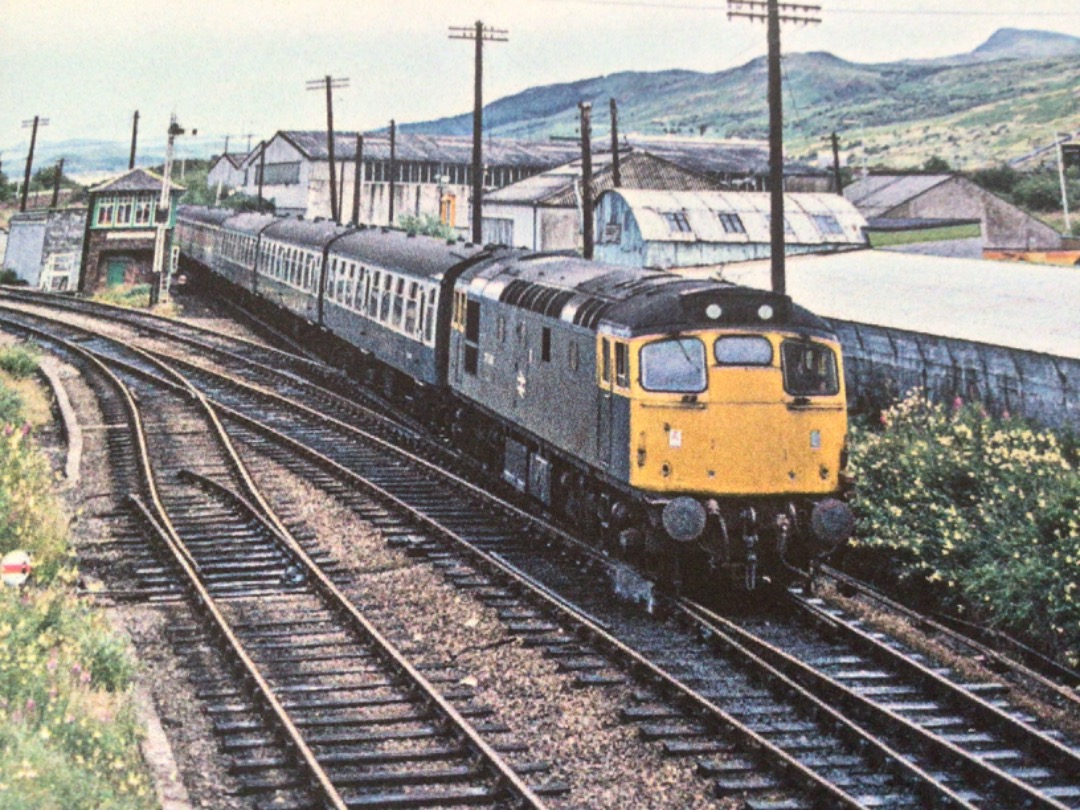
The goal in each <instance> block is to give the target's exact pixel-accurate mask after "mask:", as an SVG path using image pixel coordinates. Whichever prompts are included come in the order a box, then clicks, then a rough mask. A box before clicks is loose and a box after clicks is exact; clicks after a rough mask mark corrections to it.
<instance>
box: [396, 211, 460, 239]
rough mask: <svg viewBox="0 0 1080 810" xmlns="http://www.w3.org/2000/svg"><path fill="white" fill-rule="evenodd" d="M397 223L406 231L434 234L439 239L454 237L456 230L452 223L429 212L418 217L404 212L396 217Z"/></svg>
mask: <svg viewBox="0 0 1080 810" xmlns="http://www.w3.org/2000/svg"><path fill="white" fill-rule="evenodd" d="M398 225H399V226H400V227H401V228H403V229H404V230H405V231H406V232H407V233H411V234H423V235H424V236H436V237H438V238H439V239H456V238H457V231H456V230H454V226H453V225H448V224H447V223H445V222H443V221H442V220H440V219H439V218H438V217H435V216H432V215H431V214H423V215H421V216H418V217H414V216H410V215H408V214H405V215H404V216H400V217H398Z"/></svg>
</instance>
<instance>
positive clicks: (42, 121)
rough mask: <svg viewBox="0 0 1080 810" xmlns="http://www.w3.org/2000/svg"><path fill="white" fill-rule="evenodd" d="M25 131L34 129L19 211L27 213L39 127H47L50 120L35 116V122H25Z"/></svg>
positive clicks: (31, 134) (31, 135)
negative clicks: (28, 193) (30, 128)
mask: <svg viewBox="0 0 1080 810" xmlns="http://www.w3.org/2000/svg"><path fill="white" fill-rule="evenodd" d="M22 125H23V129H25V128H26V127H31V126H32V127H33V129H32V130H31V131H30V154H29V155H27V157H26V173H25V174H24V175H23V187H22V199H21V200H20V201H19V211H26V194H27V192H29V191H30V172H31V170H32V169H33V167H34V145H35V144H36V143H37V131H38V126H43V127H47V126H48V125H49V119H48V118H39V117H38V116H36V115H35V116H34V120H33V121H23V122H22Z"/></svg>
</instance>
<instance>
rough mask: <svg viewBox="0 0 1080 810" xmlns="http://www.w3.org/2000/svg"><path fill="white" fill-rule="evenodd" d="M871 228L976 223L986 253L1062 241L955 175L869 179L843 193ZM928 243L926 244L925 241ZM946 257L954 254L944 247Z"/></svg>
mask: <svg viewBox="0 0 1080 810" xmlns="http://www.w3.org/2000/svg"><path fill="white" fill-rule="evenodd" d="M844 197H846V198H847V199H848V200H850V201H851V202H852V203H853V204H854V205H855V207H856V208H858V209H859V212H860V213H861V214H862V215H863V216H864V217H866V219H867V220H868V221H869V222H870V223H871V225H872V226H878V225H881V224H882V221H883V220H897V219H899V220H918V221H921V222H923V223H928V224H931V225H932V222H931V221H933V220H937V221H938V222H937V225H938V226H939V227H949V226H950V225H955V224H956V221H957V220H958V219H959V220H973V219H974V220H978V221H979V223H980V224H981V228H982V232H981V239H982V248H983V250H985V251H1003V250H1021V251H1032V250H1058V249H1060V248H1061V247H1062V237H1061V234H1059V233H1058V232H1057V231H1055V230H1054V229H1053V228H1051V227H1050V226H1049V225H1047V224H1046V223H1044V222H1041V221H1039V220H1038V219H1036V218H1035V217H1033V216H1031V214H1029V213H1027V212H1026V211H1024V210H1022V209H1020V208H1017V207H1016V206H1015V205H1013V204H1012V203H1010V202H1008V201H1007V200H1003V199H1002V198H1001V197H998V196H997V195H995V194H991V193H990V192H989V191H987V190H986V189H984V188H982V187H981V186H979V185H977V184H976V183H973V182H972V181H971V180H968V179H967V178H966V177H964V176H962V175H959V174H955V173H948V174H899V173H897V174H870V175H867V176H866V177H864V178H862V179H860V180H858V181H856V182H855V183H852V184H851V185H850V186H848V187H846V188H845V189H844ZM928 241H929V240H928ZM945 247H946V249H945V250H944V252H945V254H946V255H950V254H954V250H953V248H955V245H953V246H945Z"/></svg>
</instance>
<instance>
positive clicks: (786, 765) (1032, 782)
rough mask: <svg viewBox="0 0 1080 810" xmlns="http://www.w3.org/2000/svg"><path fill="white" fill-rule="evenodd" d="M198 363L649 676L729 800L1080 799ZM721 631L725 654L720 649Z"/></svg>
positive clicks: (565, 636)
mask: <svg viewBox="0 0 1080 810" xmlns="http://www.w3.org/2000/svg"><path fill="white" fill-rule="evenodd" d="M185 374H186V375H188V376H190V378H191V379H192V380H193V382H194V383H195V384H196V385H197V386H198V387H200V388H202V389H203V390H204V391H205V392H206V393H207V394H208V395H209V396H211V397H212V398H213V399H215V400H216V401H217V402H218V404H219V405H220V406H221V407H222V410H223V412H224V413H226V414H227V419H228V421H229V423H230V432H231V433H232V434H233V435H235V436H237V438H238V440H239V441H240V442H241V443H242V444H245V445H247V446H249V447H254V448H258V449H259V450H260V451H261V452H263V453H265V454H267V455H270V456H272V457H275V458H279V459H281V460H282V461H283V462H285V463H288V464H289V465H291V466H296V465H297V464H301V463H302V464H304V465H307V468H306V470H305V472H304V475H305V476H306V477H308V479H309V480H311V481H313V482H316V483H318V484H319V485H320V486H323V487H325V488H326V489H327V490H329V491H331V492H334V493H335V494H337V495H338V496H339V497H341V498H342V499H343V500H344V501H346V502H347V503H350V505H352V506H353V507H354V508H355V509H357V511H358V512H360V513H361V514H362V515H367V516H369V517H376V518H378V519H380V520H382V521H383V524H384V528H385V529H386V530H387V533H388V535H389V536H390V539H391V541H392V542H394V543H396V544H398V545H401V546H404V547H407V548H409V549H410V551H411V552H412V553H415V554H418V555H424V556H426V557H428V558H430V559H432V561H433V563H434V564H437V565H439V566H440V567H441V568H442V569H443V570H444V572H445V573H446V576H447V577H448V578H449V579H450V580H452V581H456V582H457V583H458V584H459V585H460V587H462V588H463V589H465V590H468V591H470V592H472V593H473V594H474V595H476V596H478V597H479V598H481V599H483V600H485V601H487V602H488V603H489V604H493V605H495V606H496V607H498V609H499V610H500V611H501V613H502V614H503V615H504V617H505V619H506V621H507V624H508V627H509V628H510V629H511V631H512V632H515V633H517V634H519V635H520V636H521V637H522V638H524V639H526V640H527V642H528V643H529V644H531V645H534V646H538V647H541V648H543V649H545V651H546V652H547V653H548V654H549V655H551V656H552V657H554V658H555V659H556V660H559V661H560V662H561V663H560V665H561V666H563V667H565V668H566V670H567V671H568V672H572V673H575V677H577V678H578V679H579V681H580V682H581V683H583V684H587V683H604V682H607V681H610V680H620V679H623V678H626V677H634V678H643V681H642V682H643V683H644V684H645V685H647V686H648V687H649V690H650V693H649V694H648V695H646V696H644V697H643V700H642V701H641V704H640V705H638V706H633V707H628V708H627V711H626V712H625V715H626V718H627V720H628V721H632V722H637V723H640V724H641V733H642V734H643V735H644V736H646V737H649V738H651V739H656V740H658V741H661V742H662V744H663V745H664V746H665V749H666V750H667V751H668V753H670V754H671V755H672V756H694V757H697V758H699V759H700V769H701V772H702V773H703V774H705V775H707V776H709V778H712V779H714V780H715V784H716V790H717V792H718V794H722V795H739V796H742V797H745V798H746V799H747V800H748V801H749V803H750V804H749V806H753V807H760V808H767V807H792V808H795V807H811V806H821V805H823V804H828V805H835V806H851V807H863V806H889V807H922V806H957V807H995V806H1033V807H1036V806H1038V807H1068V806H1077V805H1076V804H1074V803H1072V802H1071V790H1072V789H1074V788H1075V786H1076V784H1075V783H1076V779H1075V776H1073V777H1072V781H1071V782H1070V781H1069V780H1068V777H1067V775H1066V778H1065V780H1064V783H1062V780H1061V779H1060V778H1058V781H1057V782H1055V781H1054V779H1055V776H1054V774H1053V773H1046V772H1045V771H1046V769H1045V768H1044V769H1043V772H1039V773H1036V771H1037V770H1038V769H1037V768H1033V767H1032V766H1031V765H1030V763H1029V762H1026V761H1025V760H1023V758H1022V757H1023V752H1019V753H1020V754H1021V756H1020V757H1017V756H1015V755H1016V753H1017V751H1016V750H1013V751H1011V752H1010V756H1009V757H1008V759H1013V760H1016V761H1018V762H1020V763H1022V764H1020V765H1017V767H1016V768H1014V772H1013V773H1011V774H1010V773H1008V772H1007V771H1006V770H1004V769H1002V768H999V767H998V766H996V765H993V764H990V765H989V766H987V763H982V764H973V763H972V762H971V761H968V760H964V759H961V758H959V755H958V753H957V752H956V751H954V750H952V749H951V748H948V747H947V746H946V748H945V751H946V753H947V754H948V757H947V758H948V759H949V762H948V766H949V767H947V768H946V767H943V766H944V764H945V763H943V762H939V761H937V759H935V758H934V756H933V752H934V751H938V752H939V753H940V751H941V747H940V746H941V741H939V742H937V743H935V742H933V741H931V740H927V739H923V740H920V742H919V744H918V745H915V746H912V745H911V744H910V743H909V742H908V741H907V740H906V739H904V738H906V737H907V736H908V735H909V734H911V733H912V732H913V729H912V726H913V725H914V726H917V725H918V724H917V723H910V722H909V723H908V724H907V725H905V724H903V723H896V722H895V718H890V721H891V722H892V726H891V730H890V729H889V728H885V729H884V730H881V729H880V726H879V727H875V728H873V729H871V728H869V726H870V725H871V724H870V723H869V722H868V721H867V720H866V719H865V717H866V715H867V713H868V712H869V711H870V710H868V709H867V708H866V707H865V706H863V707H862V708H861V709H860V710H858V711H854V710H852V709H851V708H850V705H851V704H850V702H847V703H846V702H845V701H844V700H839V699H838V698H837V697H836V695H835V690H833V689H830V688H824V687H820V686H815V687H814V688H809V687H807V686H806V684H805V683H802V681H804V680H806V679H808V678H809V676H808V675H806V674H805V673H795V672H794V670H792V669H791V667H792V664H791V662H790V661H787V660H781V659H780V658H777V657H773V654H772V653H771V652H769V653H768V654H767V655H766V654H764V653H765V652H766V648H765V647H764V646H762V645H764V644H766V642H765V641H764V640H763V639H762V638H760V636H761V635H762V633H761V632H760V631H759V632H756V633H751V632H749V631H747V630H746V629H745V628H740V630H741V635H740V633H736V632H735V630H734V629H733V628H730V627H723V626H721V625H718V624H715V621H716V620H717V619H718V617H715V616H709V615H707V614H703V613H701V612H700V606H691V605H683V606H682V609H683V615H684V616H686V617H689V619H691V620H693V624H692V625H691V629H690V631H687V630H686V629H685V628H676V627H674V626H673V625H672V624H671V623H670V622H664V621H661V620H658V619H655V618H647V617H644V616H642V614H641V613H640V611H637V610H634V609H631V608H628V607H626V606H624V605H619V604H616V603H613V600H611V599H610V598H608V597H607V593H606V591H605V590H602V589H598V588H597V587H596V583H597V580H598V579H600V578H605V577H607V576H609V575H610V574H608V573H602V570H603V569H604V568H605V567H606V566H607V564H606V561H604V560H598V559H596V558H595V557H591V558H590V557H588V555H587V554H586V553H585V552H583V551H579V552H577V553H578V554H579V555H580V556H578V557H577V558H576V559H578V560H586V559H588V560H590V562H589V564H588V565H586V564H584V563H580V562H579V563H574V564H567V561H566V560H565V559H560V558H559V555H563V554H565V552H564V551H559V552H558V553H557V554H555V555H553V554H552V553H550V552H548V551H545V549H547V548H548V547H549V546H551V545H552V544H554V543H555V541H556V540H562V541H566V542H569V538H565V537H561V536H560V533H559V532H558V531H557V530H555V529H553V528H552V527H550V526H543V525H541V524H539V523H537V522H536V521H534V520H533V519H531V518H530V517H529V516H527V515H524V514H522V513H520V512H519V511H518V510H516V508H515V507H513V505H510V504H505V503H502V504H497V503H495V502H493V501H492V499H491V498H490V496H488V495H487V494H486V493H484V492H482V491H481V490H479V489H478V488H476V487H473V486H472V485H469V484H468V483H467V482H464V481H461V480H460V479H456V478H454V477H452V476H450V477H448V476H447V475H446V474H445V473H443V472H440V471H439V470H438V469H437V468H436V467H435V466H434V465H432V464H431V463H430V462H428V461H426V460H424V459H418V458H415V457H411V456H410V454H408V453H402V452H401V451H399V450H397V449H396V448H394V447H393V446H392V445H390V444H389V443H388V442H387V441H386V440H385V439H380V438H378V437H373V436H366V435H364V432H363V431H360V430H357V429H356V428H355V427H352V426H349V425H344V424H341V423H339V422H333V421H328V420H326V419H325V418H324V417H321V416H319V415H318V414H317V412H316V411H315V410H313V409H300V410H297V409H295V408H293V407H292V406H291V405H290V404H289V403H288V402H287V401H285V400H284V399H283V398H275V397H273V396H270V395H268V394H267V392H265V391H254V390H251V389H249V388H246V387H244V386H243V385H240V384H238V383H237V382H236V381H231V382H230V381H228V380H227V379H226V378H224V377H221V376H219V375H213V374H210V373H209V372H205V371H197V370H193V369H190V368H189V369H187V370H185ZM200 375H201V376H200ZM251 414H258V416H257V418H256V417H254V416H252V415H251ZM241 426H242V427H241ZM273 428H276V430H274V429H273ZM365 445H366V446H365ZM301 459H303V461H302V462H301V461H300V460H301ZM358 492H364V493H366V494H364V495H363V496H361V495H358V494H357V493H358ZM373 498H375V499H377V501H378V503H374V502H373V500H372V499H373ZM448 543H450V544H451V545H448ZM620 576H623V574H621V573H616V574H614V577H615V578H619V577H620ZM629 578H631V579H632V575H629ZM545 582H546V583H547V584H542V583H545ZM805 609H809V608H805ZM695 611H697V615H694V614H695ZM834 618H835V617H834ZM822 621H825V619H822ZM710 622H713V623H712V624H709V623H710ZM703 628H704V629H703ZM703 634H704V635H706V636H707V639H708V641H709V643H705V641H703V640H702V635H703ZM719 638H723V644H722V647H723V648H724V650H725V652H724V655H723V657H719V658H718V657H717V653H716V651H715V650H716V647H715V645H714V644H713V642H714V641H715V640H716V639H719ZM583 639H587V640H588V643H585V642H583V641H582V640H583ZM772 646H777V645H772ZM803 657H809V654H808V655H807V656H803ZM791 658H792V659H794V660H798V659H799V656H791ZM770 659H771V660H770ZM643 673H644V674H643ZM871 680H873V679H871ZM822 695H827V697H822ZM925 702H927V701H924V703H925ZM838 707H842V708H838ZM991 715H992V713H991ZM853 718H854V719H853ZM965 722H969V721H965ZM991 722H992V723H1000V722H1001V718H1000V717H998V718H997V719H995V720H992V721H991ZM928 725H930V727H931V728H935V727H938V726H939V724H937V723H930V724H928ZM943 727H947V726H943ZM970 733H971V734H973V735H976V736H977V734H979V733H982V734H991V733H998V734H1004V735H1005V736H1006V737H1009V735H1010V734H1012V732H1011V731H1010V732H1008V733H1005V732H1003V731H1002V730H1001V729H1000V728H997V729H994V730H991V731H983V732H970ZM1034 733H1035V735H1036V737H1038V736H1040V732H1038V731H1035V732H1034ZM926 734H928V735H929V736H930V737H935V736H939V735H938V733H937V732H936V731H928V732H926ZM1041 736H1043V737H1046V735H1045V734H1042V735H1041ZM890 738H891V740H892V741H890ZM944 742H946V743H950V741H948V740H945V741H944ZM1055 742H1056V741H1055ZM950 744H951V743H950ZM1025 745H1026V743H1025ZM1059 745H1060V744H1059ZM894 746H895V747H894ZM935 746H937V748H935ZM1021 747H1022V746H1021ZM1061 747H1062V748H1067V747H1065V746H1061ZM1051 748H1053V746H1051ZM905 749H906V750H905ZM993 750H994V751H996V752H998V753H999V757H997V758H987V757H983V758H982V759H990V760H991V762H992V761H995V759H996V761H997V762H1003V761H1004V759H1006V758H1003V757H1001V756H1000V752H1002V751H1004V750H1005V749H1002V748H1000V747H998V748H994V749H993ZM927 751H930V752H931V754H930V755H928V754H927ZM1067 754H1068V752H1067V750H1066V751H1058V755H1060V756H1063V757H1064V756H1067ZM1073 756H1075V753H1073ZM975 759H978V757H976V758H975ZM1064 761H1066V762H1067V759H1066V760H1064ZM957 763H958V764H957ZM1025 780H1026V781H1025ZM1047 783H1049V787H1048V789H1044V790H1040V789H1039V788H1040V787H1046V785H1047ZM1055 793H1056V794H1057V795H1054V794H1055ZM1016 802H1021V803H1020V804H1016Z"/></svg>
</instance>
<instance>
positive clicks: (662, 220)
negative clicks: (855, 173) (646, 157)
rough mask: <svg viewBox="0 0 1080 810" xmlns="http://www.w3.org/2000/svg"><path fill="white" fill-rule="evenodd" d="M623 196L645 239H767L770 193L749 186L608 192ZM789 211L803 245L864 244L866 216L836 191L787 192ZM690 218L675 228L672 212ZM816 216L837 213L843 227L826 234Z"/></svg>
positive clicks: (793, 238)
mask: <svg viewBox="0 0 1080 810" xmlns="http://www.w3.org/2000/svg"><path fill="white" fill-rule="evenodd" d="M607 193H608V194H617V195H619V196H621V197H622V198H623V200H624V201H625V204H626V205H627V206H628V207H629V208H630V209H631V210H632V211H633V214H634V219H635V221H636V222H637V226H638V229H639V231H640V233H641V239H642V241H643V242H709V243H716V244H721V243H727V244H755V243H756V244H768V243H769V241H770V233H769V214H770V195H769V194H767V193H764V192H746V191H677V192H676V191H638V190H633V189H617V190H614V191H610V192H607ZM784 212H785V214H784V216H785V219H787V220H788V223H789V224H790V226H791V233H790V234H788V235H787V238H786V241H787V242H789V243H796V244H802V245H817V244H827V243H834V242H844V243H850V244H864V243H865V240H864V238H863V235H862V228H863V227H864V226H865V225H866V220H864V219H863V217H862V215H861V214H860V213H859V212H858V211H857V210H856V209H855V207H854V206H853V205H852V204H851V203H850V202H848V201H847V200H845V199H843V198H842V197H840V196H839V195H836V194H785V195H784ZM676 214H677V215H680V216H682V217H685V221H686V223H687V224H688V225H689V229H688V230H673V228H672V226H671V223H670V216H671V215H676ZM722 214H734V215H737V216H738V218H739V221H740V223H741V225H742V230H741V231H740V230H732V229H728V228H725V226H724V224H723V220H722V217H721V216H720V215H722ZM814 217H832V218H834V219H835V221H836V224H837V225H839V227H840V229H841V232H839V233H827V232H825V231H823V230H822V228H821V227H819V225H818V224H817V223H816V222H815V220H814Z"/></svg>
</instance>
